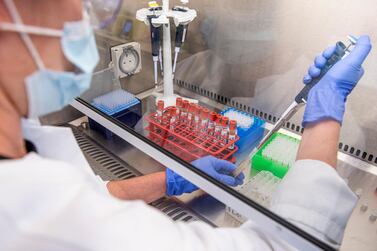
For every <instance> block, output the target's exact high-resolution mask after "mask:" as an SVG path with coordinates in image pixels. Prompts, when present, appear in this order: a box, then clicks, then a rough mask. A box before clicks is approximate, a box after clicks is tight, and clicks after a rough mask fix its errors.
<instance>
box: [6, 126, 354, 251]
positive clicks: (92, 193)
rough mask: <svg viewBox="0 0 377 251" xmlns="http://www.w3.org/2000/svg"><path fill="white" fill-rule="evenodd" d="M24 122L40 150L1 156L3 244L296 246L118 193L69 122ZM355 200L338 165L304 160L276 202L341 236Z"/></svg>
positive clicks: (298, 219) (328, 234)
mask: <svg viewBox="0 0 377 251" xmlns="http://www.w3.org/2000/svg"><path fill="white" fill-rule="evenodd" d="M25 126H27V127H28V128H27V129H26V130H25V137H26V138H28V139H31V137H32V136H33V138H34V140H39V142H36V141H34V143H36V145H37V148H38V149H39V154H35V153H30V154H28V155H26V156H25V157H24V158H22V159H19V160H9V161H8V160H5V161H1V162H0V250H39V251H40V250H49V251H50V250H155V251H156V250H164V251H166V250H195V251H200V250H203V251H204V250H206V251H208V250H227V251H229V250H239V251H241V250H287V249H290V248H289V247H288V246H286V245H285V244H283V242H281V241H279V240H277V239H275V238H273V237H272V236H269V235H267V234H265V233H264V232H263V231H262V230H261V229H259V228H258V226H256V225H254V224H253V223H252V222H247V223H246V224H244V225H243V226H241V227H240V228H227V229H223V228H213V227H211V226H209V225H207V224H205V223H202V222H194V223H189V224H187V223H176V222H173V221H172V220H171V219H170V218H168V217H166V216H164V215H163V214H162V213H161V212H159V211H157V210H156V209H154V208H152V207H149V206H148V205H146V204H145V203H143V202H141V201H120V200H117V199H115V198H113V197H111V196H110V195H109V194H108V192H107V190H106V188H105V186H104V185H103V183H101V182H99V180H98V179H96V178H95V177H94V175H93V174H91V173H90V172H89V170H88V169H87V167H88V164H87V163H86V162H85V160H84V157H83V156H82V155H81V154H77V153H76V152H72V151H71V149H74V151H77V152H80V151H79V149H78V146H77V145H76V144H74V138H73V135H72V134H71V133H70V131H69V129H65V128H53V127H40V126H37V125H35V124H34V125H30V124H29V125H25ZM30 132H32V134H30ZM69 135H70V136H69ZM43 141H44V142H43ZM58 141H59V142H58ZM46 146H48V147H46ZM66 150H67V151H68V152H70V153H69V156H71V157H70V158H67V159H65V158H66V157H68V156H64V155H65V154H64V153H63V152H65V151H66ZM53 153H55V154H56V155H57V157H56V158H54V156H52V155H54V154H53ZM79 155H81V157H80V156H79ZM78 160H79V161H78ZM83 160H84V161H83ZM70 162H74V163H75V164H77V163H78V162H81V164H82V165H84V168H83V167H81V166H75V165H72V163H70ZM355 202H356V197H355V196H354V194H353V193H352V192H351V191H350V190H349V188H348V187H347V185H346V184H345V183H344V182H343V180H341V179H340V178H339V176H338V175H337V174H336V172H335V171H334V169H333V168H331V167H329V166H327V165H326V164H324V163H321V162H318V161H299V162H297V163H296V165H295V166H294V167H293V168H292V169H291V170H290V172H289V174H288V175H287V176H286V178H285V180H284V182H283V184H282V185H281V187H280V191H279V192H278V194H277V196H276V197H275V199H274V206H273V210H274V211H275V212H277V213H279V214H281V215H282V216H284V217H286V218H287V219H289V220H290V221H291V222H292V223H294V224H297V225H299V226H300V227H303V228H305V229H306V230H307V231H309V232H311V233H314V234H318V235H319V238H323V239H335V240H337V241H340V240H341V236H342V233H343V231H344V228H345V225H346V222H347V219H348V217H349V216H350V213H351V211H352V209H353V207H354V205H355ZM340 203H341V204H340ZM339 205H341V206H339Z"/></svg>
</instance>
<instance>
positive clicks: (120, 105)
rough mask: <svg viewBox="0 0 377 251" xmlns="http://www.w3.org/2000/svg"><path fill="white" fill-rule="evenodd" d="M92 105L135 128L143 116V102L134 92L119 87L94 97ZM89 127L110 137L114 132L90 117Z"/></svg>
mask: <svg viewBox="0 0 377 251" xmlns="http://www.w3.org/2000/svg"><path fill="white" fill-rule="evenodd" d="M92 106H94V107H95V108H97V109H98V110H100V111H101V112H103V113H105V114H106V115H108V116H111V117H112V118H115V119H117V120H119V121H120V122H122V123H124V124H125V125H127V126H129V127H132V128H134V127H135V125H136V124H137V122H138V121H139V120H140V118H141V115H142V114H141V113H142V111H141V102H140V100H139V99H138V98H136V97H135V96H134V95H133V94H131V93H129V92H127V91H125V90H122V89H119V90H115V91H112V92H109V93H106V94H104V95H101V96H98V97H96V98H94V99H93V101H92ZM89 127H90V128H91V129H93V130H95V131H98V132H100V133H101V134H103V135H104V137H105V138H107V139H110V138H112V137H113V133H112V132H111V131H110V130H108V129H106V128H105V127H103V126H102V125H100V124H99V123H97V122H96V121H94V120H93V119H91V118H89Z"/></svg>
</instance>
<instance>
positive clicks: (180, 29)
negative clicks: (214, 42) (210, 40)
mask: <svg viewBox="0 0 377 251" xmlns="http://www.w3.org/2000/svg"><path fill="white" fill-rule="evenodd" d="M173 11H181V12H187V10H186V9H185V8H182V7H174V8H173ZM187 27H188V24H179V25H178V26H177V29H176V32H175V48H174V63H173V74H174V73H175V69H176V67H177V61H178V54H179V52H180V51H181V47H182V44H183V43H184V42H185V40H186V34H187Z"/></svg>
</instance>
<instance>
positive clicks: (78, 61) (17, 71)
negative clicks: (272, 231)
mask: <svg viewBox="0 0 377 251" xmlns="http://www.w3.org/2000/svg"><path fill="white" fill-rule="evenodd" d="M97 2H98V1H97ZM106 2H108V1H106ZM0 13H1V14H0V18H1V20H0V21H1V24H0V29H1V31H0V32H1V33H0V59H1V64H2V67H0V117H1V118H2V123H1V124H0V155H1V159H2V160H1V161H0V249H1V250H109V249H111V250H136V249H137V250H152V249H153V250H176V249H184V250H287V249H289V248H290V247H289V246H287V245H286V243H283V242H282V241H281V240H279V239H277V238H275V237H273V236H270V235H268V234H264V232H263V230H262V228H260V227H258V226H256V225H255V224H253V223H251V222H247V223H245V224H244V225H242V226H241V227H240V228H233V229H222V228H213V227H211V226H209V225H207V224H205V223H203V222H194V223H189V224H186V223H175V222H173V221H171V220H170V219H169V218H168V217H166V216H164V215H163V214H162V213H160V212H158V211H157V210H155V209H153V208H151V207H149V206H148V205H147V204H145V202H142V201H140V200H139V201H131V200H132V199H141V200H144V201H153V200H154V199H156V198H159V197H161V196H162V195H164V194H167V195H180V194H182V193H186V192H191V191H194V190H196V189H197V187H195V186H194V185H193V184H191V183H189V182H188V181H186V180H185V179H183V178H182V177H180V176H179V175H177V174H175V173H174V172H172V171H170V170H169V169H167V171H166V172H161V173H156V174H151V175H146V176H143V177H139V178H135V179H130V180H125V181H116V182H109V183H108V184H107V187H108V190H107V189H105V185H104V184H102V183H100V182H99V181H98V180H97V179H96V178H95V177H94V176H93V175H92V174H90V173H89V172H88V170H86V169H85V168H87V167H88V165H87V163H86V162H85V160H84V158H83V156H82V154H81V153H80V150H79V148H78V147H77V145H75V144H74V138H73V136H72V134H71V133H70V132H69V130H68V131H67V129H65V128H55V127H50V126H40V125H38V124H37V123H34V122H30V121H27V120H25V119H23V118H25V117H29V118H36V117H38V116H41V115H43V114H46V113H48V112H52V111H54V110H57V109H59V108H62V107H63V106H64V105H66V104H67V103H68V102H70V101H71V100H72V98H74V97H76V96H78V95H80V94H81V93H82V92H83V91H84V90H86V89H87V88H88V87H89V83H90V77H91V72H92V71H93V69H94V67H95V64H96V62H97V61H98V54H97V51H96V49H95V43H94V38H93V32H92V30H91V28H90V27H89V26H88V25H87V23H86V22H85V21H80V19H81V2H80V1H77V0H66V1H44V0H28V1H26V0H23V1H21V0H20V1H15V3H14V2H13V1H12V0H4V1H2V2H0ZM24 24H27V25H24ZM42 27H45V28H42ZM46 27H48V28H49V29H46ZM56 29H60V30H61V31H58V30H56ZM370 49H371V45H370V41H369V38H368V37H367V36H362V37H360V39H359V41H358V43H357V44H356V46H355V49H354V50H353V52H352V53H351V54H350V55H349V56H348V57H347V58H346V59H344V60H343V61H341V62H339V63H338V64H336V65H335V66H334V67H333V69H331V70H330V71H329V72H328V74H327V75H326V76H325V77H324V78H323V79H322V80H321V81H320V83H318V85H317V86H316V87H315V88H313V90H312V91H311V93H310V95H309V98H308V103H307V106H306V110H305V115H304V120H303V125H304V126H305V132H304V134H303V137H302V141H301V145H300V148H299V152H298V157H297V162H296V163H295V165H294V166H293V167H292V168H291V169H290V171H289V173H288V174H287V175H286V177H285V178H284V180H283V182H282V184H281V186H280V187H279V190H278V192H277V193H276V196H275V197H274V200H273V203H272V208H271V209H272V210H273V211H274V212H275V213H277V214H279V215H281V216H282V217H284V218H286V219H287V220H289V221H290V222H292V223H293V224H295V225H296V226H298V227H300V228H302V229H304V230H306V231H308V232H309V233H311V234H313V235H315V236H316V237H317V238H320V239H322V240H324V241H327V242H330V243H332V244H334V245H337V244H339V243H341V240H342V237H343V233H344V229H345V227H346V224H347V221H348V218H349V216H350V214H351V212H352V210H353V207H354V206H355V203H356V200H357V199H356V196H355V195H354V194H353V193H352V191H351V190H350V189H349V188H348V186H347V185H346V184H345V182H344V181H343V180H342V179H341V178H340V177H339V176H338V174H337V173H336V171H335V167H336V159H337V157H336V155H337V145H338V139H339V131H340V127H341V124H342V119H343V114H344V110H345V102H346V98H347V96H348V95H349V94H350V92H351V91H352V89H353V88H354V87H355V85H356V84H357V82H358V81H359V80H360V78H361V77H362V75H363V69H362V66H361V65H362V63H363V61H364V60H365V58H366V57H367V55H368V53H369V51H370ZM333 50H334V47H331V48H329V49H327V50H326V51H324V52H323V53H322V54H321V55H320V56H318V57H317V58H316V59H315V63H314V65H313V66H312V67H310V69H309V72H308V75H307V76H305V78H304V82H305V83H307V82H309V81H310V80H311V79H312V78H316V77H318V75H319V73H320V71H321V68H322V67H323V66H324V64H325V62H326V59H328V58H329V57H330V56H331V55H332V53H333ZM73 66H76V67H77V68H79V69H80V72H78V73H74V72H72V71H73ZM25 142H27V143H25ZM33 150H34V151H37V152H33ZM193 164H194V166H196V167H197V168H199V169H201V170H203V171H205V172H207V173H209V174H210V175H212V176H213V177H215V178H216V179H219V180H220V181H222V182H224V183H226V184H228V185H233V186H236V185H238V184H240V183H242V179H243V177H242V176H240V177H237V178H232V177H231V176H230V175H228V174H229V173H230V171H231V170H233V169H234V166H233V165H232V164H230V163H228V162H225V161H221V160H217V159H215V158H212V157H205V158H202V159H199V160H197V161H194V162H193ZM108 191H110V193H111V194H112V195H114V196H115V197H118V198H120V199H123V200H119V199H116V198H114V197H113V196H110V195H109V193H108ZM339 205H342V206H341V207H339ZM308 216H310V217H308Z"/></svg>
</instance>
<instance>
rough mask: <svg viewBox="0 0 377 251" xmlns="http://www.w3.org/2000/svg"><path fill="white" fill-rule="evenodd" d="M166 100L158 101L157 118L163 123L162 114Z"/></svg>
mask: <svg viewBox="0 0 377 251" xmlns="http://www.w3.org/2000/svg"><path fill="white" fill-rule="evenodd" d="M164 105H165V104H164V101H163V100H159V101H158V102H157V114H156V120H157V122H158V123H160V124H161V122H162V115H163V112H164Z"/></svg>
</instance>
